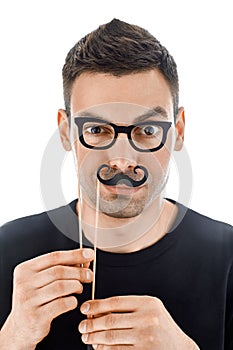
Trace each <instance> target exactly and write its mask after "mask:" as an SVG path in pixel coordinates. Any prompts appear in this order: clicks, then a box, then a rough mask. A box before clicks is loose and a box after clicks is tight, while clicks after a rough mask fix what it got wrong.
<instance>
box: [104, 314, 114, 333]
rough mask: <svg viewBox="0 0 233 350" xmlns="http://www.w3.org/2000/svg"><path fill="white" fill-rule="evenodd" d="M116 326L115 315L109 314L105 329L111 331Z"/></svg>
mask: <svg viewBox="0 0 233 350" xmlns="http://www.w3.org/2000/svg"><path fill="white" fill-rule="evenodd" d="M114 325H115V322H114V317H113V314H109V315H107V316H106V318H105V327H106V329H109V328H110V329H111V328H113V327H114Z"/></svg>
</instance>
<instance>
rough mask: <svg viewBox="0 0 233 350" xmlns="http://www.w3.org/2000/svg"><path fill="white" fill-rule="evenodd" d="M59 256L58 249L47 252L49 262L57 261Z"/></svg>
mask: <svg viewBox="0 0 233 350" xmlns="http://www.w3.org/2000/svg"><path fill="white" fill-rule="evenodd" d="M60 256H61V252H59V251H56V252H51V253H49V262H50V263H51V264H54V263H57V262H58V261H59V259H60Z"/></svg>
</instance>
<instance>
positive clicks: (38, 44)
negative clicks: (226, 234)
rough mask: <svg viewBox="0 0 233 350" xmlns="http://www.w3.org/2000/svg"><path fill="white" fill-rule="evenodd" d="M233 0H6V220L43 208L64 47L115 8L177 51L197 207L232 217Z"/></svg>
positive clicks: (0, 180)
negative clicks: (44, 163)
mask: <svg viewBox="0 0 233 350" xmlns="http://www.w3.org/2000/svg"><path fill="white" fill-rule="evenodd" d="M231 5H232V4H231V1H226V0H222V1H200V0H197V1H192V2H191V1H184V0H183V1H179V0H178V1H177V0H176V1H166V0H165V1H162V0H161V1H158V2H157V1H146V0H144V1H138V2H136V1H126V0H125V1H119V0H118V1H111V0H108V1H78V0H76V1H71V0H66V1H65V0H63V1H58V0H57V1H52V0H50V1H49V0H47V1H29V0H28V1H25V0H21V1H10V0H8V1H5V2H3V1H2V2H1V5H0V33H1V41H0V43H1V44H0V45H1V51H0V98H1V111H0V118H1V124H0V127H1V129H0V131H1V132H0V157H1V162H0V167H1V168H0V224H3V223H4V222H6V221H9V220H12V219H14V218H17V217H20V216H25V215H30V214H34V213H38V212H41V211H44V206H43V203H42V200H41V194H40V167H41V159H42V156H43V152H44V149H45V147H46V145H47V143H48V141H49V139H50V137H51V136H52V135H53V134H54V132H55V130H56V127H57V124H56V113H57V109H58V108H59V107H63V97H62V79H61V70H62V66H63V63H64V60H65V56H66V54H67V52H68V50H69V49H70V48H71V47H72V46H73V45H74V44H75V43H76V42H77V41H78V40H79V39H80V38H81V37H83V36H84V35H85V34H87V33H89V32H90V31H92V30H94V29H95V28H97V27H98V25H100V24H103V23H106V22H108V21H110V20H111V19H113V18H114V17H115V18H119V19H121V20H125V21H127V22H129V23H133V24H138V25H140V26H142V27H144V28H146V29H148V30H149V31H150V32H151V33H152V34H153V35H154V36H155V37H157V38H158V39H159V40H160V41H161V43H162V44H163V45H164V46H166V47H167V48H168V50H169V51H170V53H171V54H172V55H173V56H174V58H175V60H176V62H177V65H178V72H179V76H180V105H184V106H185V109H186V135H185V145H186V148H187V150H188V153H189V156H190V158H191V161H192V169H193V178H194V184H193V192H192V198H191V201H190V207H191V208H193V209H194V210H196V211H199V212H201V213H203V214H205V215H207V216H210V217H213V218H215V219H218V220H222V221H225V222H228V223H231V224H233V215H232V214H233V210H232V197H233V186H232V180H233V167H232V151H233V142H232V138H233V134H232V128H233V113H232V101H233V87H232V85H233V48H232V46H233V42H232V33H233V21H232V11H231ZM58 147H61V146H60V144H59V142H58ZM64 165H65V166H64V171H63V185H64V193H65V195H66V198H67V200H72V199H74V198H75V197H76V184H75V173H74V168H73V166H72V163H71V161H69V157H68V161H67V162H65V164H64ZM171 192H172V191H171Z"/></svg>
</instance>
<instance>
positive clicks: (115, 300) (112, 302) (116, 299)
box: [109, 296, 120, 307]
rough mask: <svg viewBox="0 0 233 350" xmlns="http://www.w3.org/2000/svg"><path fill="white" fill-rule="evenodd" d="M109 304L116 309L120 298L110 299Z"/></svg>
mask: <svg viewBox="0 0 233 350" xmlns="http://www.w3.org/2000/svg"><path fill="white" fill-rule="evenodd" d="M109 301H110V303H111V304H113V305H114V306H115V307H117V306H118V305H119V304H120V297H119V296H115V297H112V298H110V300H109Z"/></svg>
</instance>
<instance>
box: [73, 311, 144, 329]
mask: <svg viewBox="0 0 233 350" xmlns="http://www.w3.org/2000/svg"><path fill="white" fill-rule="evenodd" d="M137 323H138V316H137V315H136V314H135V313H131V314H114V313H110V314H107V315H104V316H101V317H97V318H90V319H87V320H83V321H82V322H80V324H79V332H80V333H92V332H97V331H103V330H108V329H130V328H134V327H136V326H137Z"/></svg>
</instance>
